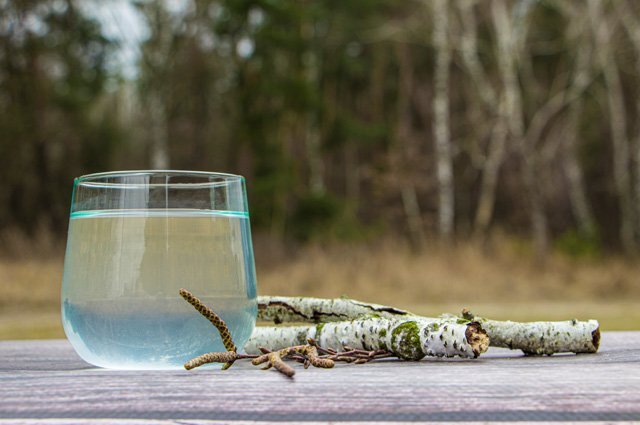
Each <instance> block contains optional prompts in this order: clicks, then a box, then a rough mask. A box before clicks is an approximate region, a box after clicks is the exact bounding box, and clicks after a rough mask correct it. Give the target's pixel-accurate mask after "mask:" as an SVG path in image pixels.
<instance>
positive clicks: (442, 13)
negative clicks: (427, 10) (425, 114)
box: [433, 0, 455, 241]
mask: <svg viewBox="0 0 640 425" xmlns="http://www.w3.org/2000/svg"><path fill="white" fill-rule="evenodd" d="M448 33H449V17H448V2H447V0H434V1H433V44H434V48H435V51H436V58H435V71H434V86H435V87H434V95H433V137H434V140H435V151H436V169H437V180H438V194H439V198H438V227H439V231H440V236H441V237H442V239H443V240H444V241H450V240H451V238H452V237H453V227H454V220H455V193H454V182H453V153H452V151H453V150H452V148H451V135H450V131H449V66H450V63H451V46H450V43H449V34H448Z"/></svg>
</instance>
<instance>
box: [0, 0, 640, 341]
mask: <svg viewBox="0 0 640 425" xmlns="http://www.w3.org/2000/svg"><path fill="white" fill-rule="evenodd" d="M639 118H640V3H638V2H636V1H633V0H627V1H624V0H619V1H613V0H612V1H608V0H588V1H583V0H570V1H569V0H567V1H561V0H557V1H551V0H547V1H545V0H538V1H535V0H486V1H484V0H483V1H479V0H452V1H447V0H407V1H402V2H398V1H392V0H350V1H337V0H325V1H310V0H189V1H170V0H164V1H127V0H110V1H105V2H98V1H91V0H86V1H80V0H20V1H11V0H0V181H1V182H2V187H1V189H0V241H1V245H0V285H2V293H1V294H0V338H16V337H37V336H60V335H61V331H60V326H59V324H58V319H57V315H58V312H57V310H58V302H59V301H58V294H59V288H60V275H61V269H62V256H63V252H64V242H65V235H66V229H67V224H68V214H69V205H70V197H71V184H72V180H73V178H74V177H76V176H79V175H82V174H87V173H92V172H99V171H109V170H123V169H169V168H171V169H193V170H206V171H224V172H231V173H237V174H242V175H244V176H246V178H247V181H248V190H249V202H250V207H251V222H252V226H253V231H254V243H255V246H256V260H257V263H258V280H259V288H260V292H262V293H278V294H282V295H291V294H297V295H320V296H339V295H341V294H343V293H347V294H348V295H350V296H353V297H359V298H365V299H367V300H370V301H377V302H381V303H391V304H393V303H395V304H399V305H401V306H404V307H408V308H413V309H414V310H418V311H420V312H429V313H434V314H438V313H441V312H443V311H444V310H445V309H450V310H454V311H457V310H459V309H460V308H461V307H464V306H472V307H474V306H478V308H477V310H478V311H479V312H480V313H481V314H487V315H490V314H493V315H495V316H497V317H503V316H507V317H510V318H514V319H522V318H541V319H544V318H556V317H558V318H568V317H567V315H575V316H580V317H585V318H588V317H587V316H593V317H595V318H600V319H601V320H602V321H603V323H604V324H605V328H607V327H608V328H610V329H611V328H618V329H622V328H634V327H635V328H638V327H640V312H638V310H639V309H637V308H634V307H637V303H638V301H640V282H639V280H640V266H638V265H637V260H638V258H640V257H639V253H640V119H639ZM634 311H635V313H634ZM569 317H571V316H569Z"/></svg>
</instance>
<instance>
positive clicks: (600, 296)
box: [0, 241, 640, 339]
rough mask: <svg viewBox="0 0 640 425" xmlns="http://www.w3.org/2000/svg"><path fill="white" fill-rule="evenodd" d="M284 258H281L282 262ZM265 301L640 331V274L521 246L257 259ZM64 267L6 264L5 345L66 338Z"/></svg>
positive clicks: (338, 248)
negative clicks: (306, 300) (305, 300)
mask: <svg viewBox="0 0 640 425" xmlns="http://www.w3.org/2000/svg"><path fill="white" fill-rule="evenodd" d="M278 252H279V254H278ZM256 258H257V260H258V280H259V292H260V293H263V294H279V295H307V296H320V297H336V296H340V295H343V294H346V295H348V296H350V297H353V298H359V299H363V300H367V301H372V302H378V303H384V304H392V305H397V306H399V307H404V308H408V309H410V310H412V311H415V312H417V313H422V314H428V315H435V314H440V313H442V312H445V311H448V312H457V311H458V310H460V308H461V307H470V308H472V309H473V310H474V311H475V312H476V313H477V314H481V315H485V316H490V317H495V318H497V319H512V320H554V319H556V320H559V319H567V318H573V317H578V318H596V319H599V320H600V322H601V323H602V325H603V328H604V329H640V309H638V308H637V305H638V301H640V282H639V280H640V265H638V264H637V263H635V262H632V261H627V260H624V259H621V258H607V259H597V260H571V259H568V258H565V257H562V256H560V255H554V256H552V257H551V258H550V259H549V260H548V261H547V263H546V264H545V265H544V266H540V265H534V264H533V263H532V262H531V261H530V259H529V257H528V255H527V254H526V253H523V252H522V249H521V248H519V247H518V245H517V244H514V243H513V242H509V241H505V242H503V243H500V244H499V245H498V246H497V247H496V248H495V249H494V250H493V251H492V252H491V255H487V254H485V253H483V252H482V251H481V250H479V249H478V248H476V247H474V246H472V245H464V246H459V247H456V248H454V249H449V250H437V249H433V250H428V251H426V252H424V253H421V254H415V253H412V252H411V251H410V250H409V249H408V248H407V247H406V246H405V245H404V244H402V243H399V242H395V241H386V242H379V243H377V244H375V245H370V246H361V245H360V246H347V245H334V246H331V247H320V246H310V247H306V248H303V249H300V250H298V251H296V252H295V254H293V255H290V254H286V253H284V252H283V251H278V250H276V249H272V248H268V247H267V248H264V247H263V248H261V249H259V250H257V252H256ZM61 276H62V258H61V257H54V258H51V259H47V260H35V259H28V260H23V259H22V260H21V259H13V260H0V285H1V287H2V291H1V292H0V339H13V338H46V337H62V336H63V332H62V329H61V326H60V324H59V323H60V320H59V293H60V292H59V291H60V281H61Z"/></svg>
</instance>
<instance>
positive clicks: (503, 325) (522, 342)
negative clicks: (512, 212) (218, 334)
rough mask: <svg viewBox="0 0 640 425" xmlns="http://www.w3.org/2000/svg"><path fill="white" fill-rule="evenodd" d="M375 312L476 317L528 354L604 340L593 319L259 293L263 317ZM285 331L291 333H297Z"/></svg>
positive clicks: (406, 317) (393, 316) (585, 348)
mask: <svg viewBox="0 0 640 425" xmlns="http://www.w3.org/2000/svg"><path fill="white" fill-rule="evenodd" d="M372 316H375V317H378V318H380V319H389V320H396V321H401V322H406V321H412V320H416V321H426V323H439V324H440V325H443V324H459V323H458V322H461V321H466V320H472V321H474V322H476V321H477V322H478V323H480V324H481V325H483V328H485V330H486V331H487V334H488V336H489V343H490V345H491V346H496V347H506V348H511V349H520V350H522V351H524V352H525V353H527V354H553V353H562V352H573V353H593V352H596V351H597V350H598V344H599V341H600V328H599V324H598V322H597V321H595V320H589V321H587V322H584V321H577V320H572V321H564V322H524V323H521V322H509V321H497V320H489V319H485V318H481V317H477V316H476V317H473V318H469V317H468V318H466V319H462V318H457V317H441V318H428V317H422V316H418V315H415V314H413V313H410V312H408V311H405V310H401V309H397V308H394V307H389V306H384V305H379V304H369V303H365V302H361V301H356V300H351V299H347V298H335V299H323V298H304V297H298V298H294V297H268V296H261V297H258V320H259V321H266V322H274V323H301V322H303V323H305V322H306V323H331V322H336V321H343V322H344V321H348V320H355V319H358V318H363V317H366V318H371V317H372ZM485 324H486V325H487V326H486V327H485V326H484V325H485ZM307 328H308V327H307ZM278 329H286V328H278ZM271 332H275V331H271V330H270V329H269V327H257V328H256V329H255V330H254V334H253V335H252V337H251V339H250V341H252V340H253V341H257V339H256V338H266V337H263V335H270V334H271ZM287 332H289V331H287ZM290 332H293V331H290ZM287 335H293V333H292V334H287ZM260 341H265V339H260ZM269 348H271V347H269Z"/></svg>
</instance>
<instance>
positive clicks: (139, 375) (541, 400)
mask: <svg viewBox="0 0 640 425" xmlns="http://www.w3.org/2000/svg"><path fill="white" fill-rule="evenodd" d="M296 367H297V366H296ZM100 418H101V419H103V421H99V422H102V423H122V424H124V423H138V422H139V421H138V420H140V419H153V420H154V421H157V422H160V421H161V420H162V421H164V422H162V423H178V421H179V420H188V421H189V423H190V424H192V423H193V424H196V423H202V424H204V423H223V422H224V423H230V422H233V423H243V422H246V421H265V422H291V423H300V422H309V423H311V422H314V421H315V422H325V421H334V422H352V423H353V422H358V421H360V422H363V423H370V422H385V421H407V422H411V421H427V420H429V421H439V422H449V421H505V422H508V421H558V420H565V421H587V420H588V421H604V422H606V421H616V420H619V421H620V420H640V332H606V333H604V334H603V338H602V345H601V350H600V352H599V353H598V354H583V355H577V356H576V355H556V356H551V357H523V356H522V355H521V354H520V353H518V352H511V351H509V350H504V349H493V348H492V349H490V350H489V352H488V353H487V354H485V355H483V356H482V357H481V358H479V359H475V360H463V359H454V360H451V359H450V360H443V359H428V360H423V361H420V362H398V361H393V360H391V361H380V362H376V363H371V364H366V365H338V366H337V367H336V368H335V369H332V370H323V369H313V368H311V369H308V370H302V369H300V370H299V371H298V373H297V374H296V376H295V380H293V381H291V380H288V379H285V378H284V377H282V376H280V375H279V374H278V373H276V372H273V371H259V370H255V368H254V367H252V366H250V365H248V364H236V365H234V367H233V368H231V369H229V370H227V371H224V372H223V371H220V370H216V369H212V368H202V369H198V370H194V371H189V372H187V371H142V372H132V371H114V370H104V369H97V368H93V367H92V366H90V365H88V364H86V363H84V362H83V361H82V360H81V359H80V358H79V357H78V356H77V355H76V354H75V352H74V351H73V349H72V348H71V346H70V345H69V343H68V342H67V341H65V340H54V341H51V340H49V341H4V342H0V423H7V424H8V423H68V422H71V419H74V420H77V422H74V423H84V422H86V421H87V420H89V419H100ZM181 423H182V422H181Z"/></svg>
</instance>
